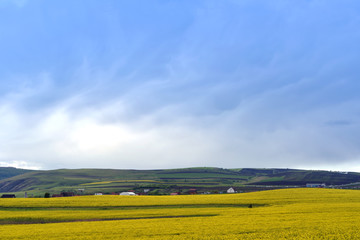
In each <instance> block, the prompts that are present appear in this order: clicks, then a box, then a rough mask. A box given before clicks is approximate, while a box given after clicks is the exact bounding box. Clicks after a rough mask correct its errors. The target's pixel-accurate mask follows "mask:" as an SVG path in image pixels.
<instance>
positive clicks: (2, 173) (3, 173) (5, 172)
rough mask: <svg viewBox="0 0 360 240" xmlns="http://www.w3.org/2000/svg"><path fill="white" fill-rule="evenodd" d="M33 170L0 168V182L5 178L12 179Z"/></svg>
mask: <svg viewBox="0 0 360 240" xmlns="http://www.w3.org/2000/svg"><path fill="white" fill-rule="evenodd" d="M31 171H32V170H27V169H19V168H14V167H0V180H1V179H5V178H10V177H13V176H17V175H21V174H24V173H27V172H31Z"/></svg>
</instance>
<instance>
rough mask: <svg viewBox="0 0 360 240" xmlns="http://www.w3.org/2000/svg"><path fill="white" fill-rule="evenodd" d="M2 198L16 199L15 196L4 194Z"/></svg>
mask: <svg viewBox="0 0 360 240" xmlns="http://www.w3.org/2000/svg"><path fill="white" fill-rule="evenodd" d="M1 198H16V196H15V194H3V195H1Z"/></svg>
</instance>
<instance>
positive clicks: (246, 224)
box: [0, 189, 360, 240]
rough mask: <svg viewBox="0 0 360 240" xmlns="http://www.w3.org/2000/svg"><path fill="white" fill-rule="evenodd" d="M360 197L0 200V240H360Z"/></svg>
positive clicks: (327, 193)
mask: <svg viewBox="0 0 360 240" xmlns="http://www.w3.org/2000/svg"><path fill="white" fill-rule="evenodd" d="M359 238H360V191H357V190H332V189H287V190H272V191H263V192H254V193H243V194H226V195H186V196H185V195H183V196H182V195H180V196H83V197H68V198H50V199H45V198H27V199H21V198H16V199H0V239H33V240H34V239H359Z"/></svg>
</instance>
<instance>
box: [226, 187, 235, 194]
mask: <svg viewBox="0 0 360 240" xmlns="http://www.w3.org/2000/svg"><path fill="white" fill-rule="evenodd" d="M226 192H227V193H235V190H234V189H233V188H232V187H231V188H229V189H228V190H227V191H226Z"/></svg>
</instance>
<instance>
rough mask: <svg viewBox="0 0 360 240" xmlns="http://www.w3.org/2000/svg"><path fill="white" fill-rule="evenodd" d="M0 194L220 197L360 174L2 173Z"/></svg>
mask: <svg viewBox="0 0 360 240" xmlns="http://www.w3.org/2000/svg"><path fill="white" fill-rule="evenodd" d="M0 172H1V177H2V178H3V179H2V180H0V192H23V191H33V192H51V193H58V192H61V191H76V190H78V189H84V191H85V192H86V193H88V194H91V193H94V192H104V193H112V192H121V191H128V190H133V191H136V192H139V193H143V192H145V191H148V192H149V193H153V194H166V193H169V192H185V191H187V190H188V189H197V191H202V192H222V191H226V189H228V188H229V187H230V186H232V187H234V188H236V189H238V190H239V191H253V190H259V189H260V190H263V189H265V188H269V187H273V188H280V187H285V186H290V187H304V186H305V185H306V184H307V183H325V184H326V185H327V186H329V185H342V184H351V183H357V182H360V173H356V172H332V171H316V170H299V169H279V168H274V169H272V168H264V169H259V168H239V169H224V168H212V167H200V168H181V169H163V170H161V169H160V170H117V169H58V170H46V171H31V170H24V169H15V168H0Z"/></svg>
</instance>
